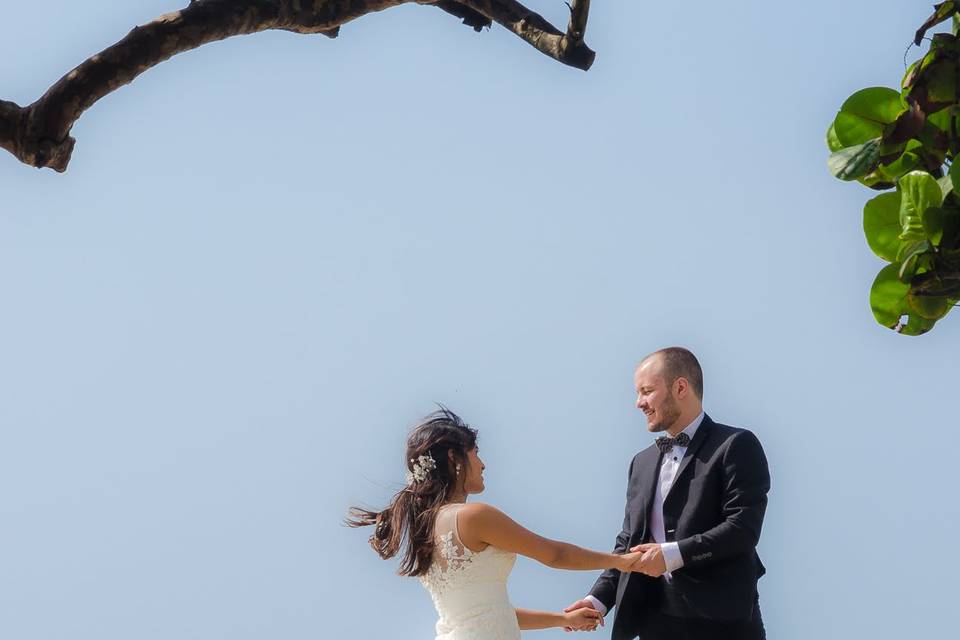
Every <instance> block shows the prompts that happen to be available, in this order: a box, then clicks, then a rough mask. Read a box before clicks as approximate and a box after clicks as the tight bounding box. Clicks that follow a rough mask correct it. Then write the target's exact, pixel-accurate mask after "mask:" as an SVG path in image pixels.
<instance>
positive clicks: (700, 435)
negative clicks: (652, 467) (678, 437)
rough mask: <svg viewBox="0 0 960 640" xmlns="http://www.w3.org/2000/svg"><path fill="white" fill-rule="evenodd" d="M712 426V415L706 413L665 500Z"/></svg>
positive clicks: (664, 498)
mask: <svg viewBox="0 0 960 640" xmlns="http://www.w3.org/2000/svg"><path fill="white" fill-rule="evenodd" d="M712 426H713V420H711V419H710V416H708V415H706V414H704V415H703V422H701V423H700V426H699V427H698V428H697V432H696V433H695V434H694V436H693V440H691V441H690V446H688V447H687V450H686V452H684V454H683V460H681V461H680V468H679V469H677V476H676V477H675V478H674V479H673V484H672V485H670V491H668V492H667V495H666V496H664V497H663V500H664V502H666V500H667V496H669V495H670V494H671V493H673V488H674V487H675V486H677V483H678V482H680V479H681V478H682V477H683V472H684V471H686V470H687V467H688V466H689V465H690V461H691V460H693V458H694V456H696V455H697V451H698V450H699V449H700V447H701V446H702V445H703V443H704V441H705V440H706V439H707V436H708V435H709V431H710V427H712Z"/></svg>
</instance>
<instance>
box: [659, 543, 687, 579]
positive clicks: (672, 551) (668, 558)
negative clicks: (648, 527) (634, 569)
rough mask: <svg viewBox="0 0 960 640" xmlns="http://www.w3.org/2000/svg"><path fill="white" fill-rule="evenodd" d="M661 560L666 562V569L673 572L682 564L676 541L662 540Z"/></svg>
mask: <svg viewBox="0 0 960 640" xmlns="http://www.w3.org/2000/svg"><path fill="white" fill-rule="evenodd" d="M660 552H661V553H663V560H664V561H665V562H666V563H667V571H668V572H673V571H676V570H677V569H679V568H681V567H682V566H683V556H682V555H680V545H679V544H678V543H676V542H664V543H663V544H661V545H660Z"/></svg>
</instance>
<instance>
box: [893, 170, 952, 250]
mask: <svg viewBox="0 0 960 640" xmlns="http://www.w3.org/2000/svg"><path fill="white" fill-rule="evenodd" d="M897 191H899V192H900V196H901V197H900V227H901V229H902V231H901V233H900V239H901V240H903V241H905V242H913V241H917V240H925V239H927V234H926V233H925V232H924V229H923V218H922V217H921V216H922V215H923V212H924V211H926V210H927V208H928V207H939V206H940V205H941V204H943V192H942V191H941V190H940V185H939V184H937V179H936V178H934V177H933V176H932V175H930V174H929V173H927V172H926V171H911V172H910V173H908V174H906V175H905V176H903V177H902V178H900V180H899V181H898V182H897Z"/></svg>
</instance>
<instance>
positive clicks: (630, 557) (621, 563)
mask: <svg viewBox="0 0 960 640" xmlns="http://www.w3.org/2000/svg"><path fill="white" fill-rule="evenodd" d="M642 557H643V551H634V552H632V553H625V554H623V555H622V556H620V558H619V559H618V561H617V569H619V570H620V571H621V572H623V573H629V572H630V571H633V570H634V568H633V566H634V565H635V564H636V563H637V562H639V561H640V558H642Z"/></svg>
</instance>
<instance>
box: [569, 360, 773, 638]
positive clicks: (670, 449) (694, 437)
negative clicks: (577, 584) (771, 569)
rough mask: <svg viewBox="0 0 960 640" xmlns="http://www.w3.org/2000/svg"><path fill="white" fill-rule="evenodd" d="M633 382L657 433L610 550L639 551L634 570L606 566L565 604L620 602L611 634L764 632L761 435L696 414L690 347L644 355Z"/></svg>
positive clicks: (641, 457) (696, 381)
mask: <svg viewBox="0 0 960 640" xmlns="http://www.w3.org/2000/svg"><path fill="white" fill-rule="evenodd" d="M633 380H634V386H635V387H636V390H637V408H639V409H641V410H642V411H643V412H644V414H646V416H647V428H648V430H649V431H651V432H653V433H661V434H663V435H661V436H660V437H658V438H657V441H656V443H655V444H653V445H651V446H650V447H648V448H646V449H644V450H643V451H641V452H640V453H638V454H637V455H636V456H634V458H633V462H632V463H631V464H630V475H629V481H628V483H627V505H626V510H625V515H624V518H623V531H621V532H620V535H618V536H617V542H616V546H615V552H616V553H625V552H626V551H627V550H628V549H629V550H632V551H643V552H644V554H643V556H642V557H641V559H640V560H639V562H638V564H637V565H636V569H635V571H636V573H628V574H624V573H620V572H619V571H616V570H612V569H611V570H607V571H605V572H604V573H603V574H602V575H601V576H600V578H599V579H598V580H597V582H596V584H594V585H593V589H591V590H590V595H588V596H587V597H586V598H584V599H583V600H579V601H577V602H575V603H574V604H572V605H570V607H568V608H567V610H568V611H572V610H575V609H579V608H582V607H591V608H593V609H596V610H598V611H600V612H601V613H603V614H606V612H607V611H608V610H609V609H610V608H611V607H613V606H616V608H617V611H616V615H615V617H614V621H613V630H612V638H613V640H633V639H634V638H638V637H639V638H640V640H661V639H662V640H668V639H669V640H763V639H764V638H766V634H765V632H764V628H763V621H762V619H761V617H760V607H759V601H758V596H757V580H758V579H759V578H760V576H762V575H763V574H764V573H765V571H766V570H765V569H764V567H763V564H762V563H761V562H760V558H759V556H758V555H757V552H756V545H757V541H758V540H759V538H760V528H761V526H762V524H763V514H764V511H765V509H766V506H767V491H768V490H769V489H770V474H769V471H768V470H767V460H766V457H765V456H764V454H763V449H762V448H761V446H760V442H759V441H758V440H757V438H756V436H754V435H753V433H751V432H750V431H747V430H745V429H738V428H735V427H728V426H726V425H722V424H719V423H716V422H714V421H713V420H711V419H710V417H709V416H707V415H706V414H704V413H703V408H702V398H703V372H702V371H701V369H700V363H699V362H697V359H696V357H694V355H693V354H692V353H690V352H689V351H688V350H686V349H682V348H678V347H671V348H669V349H662V350H660V351H657V352H655V353H653V354H651V355H649V356H647V357H646V358H644V360H643V361H642V362H641V363H640V365H639V366H638V367H637V370H636V373H635V374H634V379H633Z"/></svg>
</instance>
